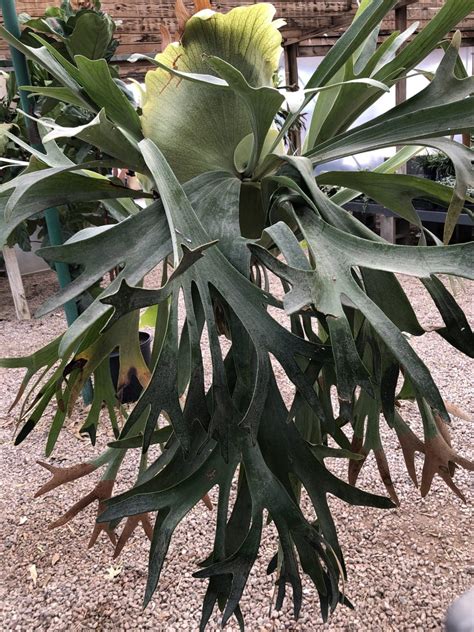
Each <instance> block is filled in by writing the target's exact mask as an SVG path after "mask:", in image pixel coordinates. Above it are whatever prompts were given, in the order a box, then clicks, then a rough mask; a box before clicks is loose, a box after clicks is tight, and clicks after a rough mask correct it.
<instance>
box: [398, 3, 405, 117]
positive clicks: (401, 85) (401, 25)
mask: <svg viewBox="0 0 474 632" xmlns="http://www.w3.org/2000/svg"><path fill="white" fill-rule="evenodd" d="M407 23H408V8H407V6H406V5H403V6H400V7H397V8H396V9H395V28H396V30H397V31H400V33H403V31H406V29H407ZM406 100H407V81H406V79H401V80H400V81H397V83H396V86H395V102H396V104H397V105H398V104H399V103H403V102H404V101H406Z"/></svg>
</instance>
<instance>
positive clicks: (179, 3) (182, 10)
mask: <svg viewBox="0 0 474 632" xmlns="http://www.w3.org/2000/svg"><path fill="white" fill-rule="evenodd" d="M175 13H176V18H177V20H178V31H179V34H180V35H182V34H183V32H184V28H185V26H186V22H187V21H188V20H189V18H190V17H191V14H190V13H189V11H188V10H187V8H186V5H185V4H184V2H183V0H176V5H175Z"/></svg>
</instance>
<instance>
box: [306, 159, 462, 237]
mask: <svg viewBox="0 0 474 632" xmlns="http://www.w3.org/2000/svg"><path fill="white" fill-rule="evenodd" d="M318 182H319V184H329V185H335V186H347V187H349V188H350V189H355V190H356V191H360V192H361V193H365V194H366V195H367V196H368V197H370V198H372V199H373V200H376V201H377V202H378V203H379V204H382V205H383V206H385V207H386V208H388V209H390V210H391V211H394V212H395V213H397V214H398V215H400V217H403V218H404V219H406V220H407V221H409V222H410V223H411V224H414V225H415V226H418V227H419V228H421V229H422V228H423V225H422V223H421V220H420V218H419V217H418V214H417V212H416V209H415V206H414V204H413V202H414V200H415V199H425V200H430V201H433V202H438V203H442V204H443V205H444V206H446V207H448V206H449V204H450V202H451V198H452V189H451V188H450V187H447V186H445V185H442V184H440V183H439V182H433V181H432V180H428V179H426V178H417V177H415V176H408V175H403V174H382V173H375V172H368V171H359V172H350V171H329V172H327V173H324V174H322V175H321V176H319V177H318ZM463 202H464V200H463Z"/></svg>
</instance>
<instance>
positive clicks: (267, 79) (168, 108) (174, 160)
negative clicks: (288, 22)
mask: <svg viewBox="0 0 474 632" xmlns="http://www.w3.org/2000/svg"><path fill="white" fill-rule="evenodd" d="M274 13H275V10H274V9H273V7H272V6H271V5H269V4H257V5H255V6H250V7H237V8H236V9H233V10H231V11H229V13H227V14H225V15H221V14H218V13H213V14H212V15H211V14H207V13H204V12H200V13H198V14H197V15H195V16H193V17H192V18H191V19H189V20H188V22H187V23H186V29H185V33H184V35H183V37H182V40H181V41H182V43H180V44H171V45H169V46H168V47H167V48H166V50H165V51H164V52H163V53H161V54H160V55H158V56H157V61H159V62H161V63H162V64H164V66H166V67H168V68H174V69H176V70H178V71H185V72H186V73H193V74H200V75H206V74H209V70H210V68H211V66H210V65H209V60H210V59H212V57H219V58H221V59H222V60H223V62H225V63H226V64H227V65H226V66H225V67H226V69H227V72H228V73H230V74H231V75H232V81H233V84H234V85H237V84H238V85H239V86H240V87H239V93H240V94H244V93H245V95H247V96H246V97H245V98H246V100H247V102H248V99H249V98H250V95H251V94H252V95H255V93H254V92H252V90H255V91H257V90H258V89H259V88H262V87H268V91H267V92H268V94H271V98H272V106H271V107H270V105H268V106H267V104H266V103H264V102H262V101H261V100H259V105H258V107H259V108H260V111H261V115H262V116H263V117H264V119H265V120H266V119H267V118H269V114H268V113H267V112H266V111H265V110H266V108H267V107H268V111H269V112H270V111H271V110H272V109H273V108H274V107H278V106H277V105H276V103H277V100H278V101H280V96H279V95H278V93H277V92H276V91H272V89H271V86H272V76H273V74H274V72H275V71H276V69H277V67H278V61H279V57H280V52H281V35H280V33H279V32H278V30H277V28H276V26H275V24H274V23H272V18H273V15H274ZM256 32H259V37H258V38H257V39H255V38H254V37H253V34H254V33H256ZM188 42H189V44H187V43H188ZM216 63H219V62H216ZM222 67H223V64H221V70H222ZM231 67H232V68H231ZM221 70H220V71H221ZM220 71H219V72H220ZM213 74H218V73H216V71H214V73H213ZM242 78H243V79H244V81H242ZM235 82H237V84H235ZM249 86H250V88H249ZM263 94H266V93H265V92H264V93H263ZM252 99H255V97H254V96H252ZM261 115H260V114H259V115H258V119H260V116H261ZM253 124H254V126H255V125H257V119H256V118H255V116H254V117H253ZM258 125H259V129H258V132H257V134H258V142H257V144H256V148H255V153H256V154H257V153H258V151H259V148H260V147H259V146H260V143H261V141H262V136H263V138H264V137H265V136H266V133H267V131H268V127H267V128H266V129H264V128H265V127H266V126H267V123H262V122H259V123H258ZM142 127H143V133H144V135H145V137H147V138H150V139H151V140H153V141H154V142H155V143H156V144H157V145H158V146H159V147H160V148H161V150H162V151H163V153H164V155H165V157H166V159H167V160H168V161H169V163H170V164H171V166H172V168H173V170H174V171H175V173H176V174H177V176H178V178H179V180H180V181H181V182H185V181H186V180H189V179H191V178H192V177H194V176H196V175H198V174H200V173H204V172H206V171H218V170H225V171H227V172H229V173H235V168H234V152H235V149H236V147H237V145H238V144H239V143H240V141H241V140H242V139H243V138H244V137H245V136H247V135H248V134H250V133H252V131H253V130H252V119H251V117H250V115H249V112H248V110H247V108H246V107H242V101H241V96H239V94H237V93H236V92H234V91H233V90H229V88H228V87H219V86H217V87H216V86H215V85H209V84H208V83H203V82H196V81H189V80H184V79H182V78H181V77H177V76H173V75H171V74H170V73H169V72H168V71H167V70H164V69H162V68H159V69H157V70H155V71H152V72H149V73H148V74H147V76H146V98H145V102H144V104H143V117H142ZM177 133H179V134H180V135H182V137H183V138H186V139H187V142H186V151H185V153H183V147H182V146H181V145H180V144H179V143H176V134H177Z"/></svg>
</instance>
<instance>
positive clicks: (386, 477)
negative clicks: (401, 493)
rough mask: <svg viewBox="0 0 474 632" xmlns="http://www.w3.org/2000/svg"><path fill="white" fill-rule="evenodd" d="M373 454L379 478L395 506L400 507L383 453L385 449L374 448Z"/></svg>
mask: <svg viewBox="0 0 474 632" xmlns="http://www.w3.org/2000/svg"><path fill="white" fill-rule="evenodd" d="M374 455H375V460H376V462H377V468H378V470H379V474H380V478H381V479H382V483H383V484H384V485H385V489H386V490H387V492H388V495H389V496H390V498H391V500H392V502H393V503H394V504H395V505H396V506H397V507H400V501H399V499H398V495H397V492H396V490H395V485H394V484H393V481H392V477H391V475H390V469H389V467H388V461H387V457H386V455H385V451H384V450H383V448H378V449H377V450H374Z"/></svg>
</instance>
